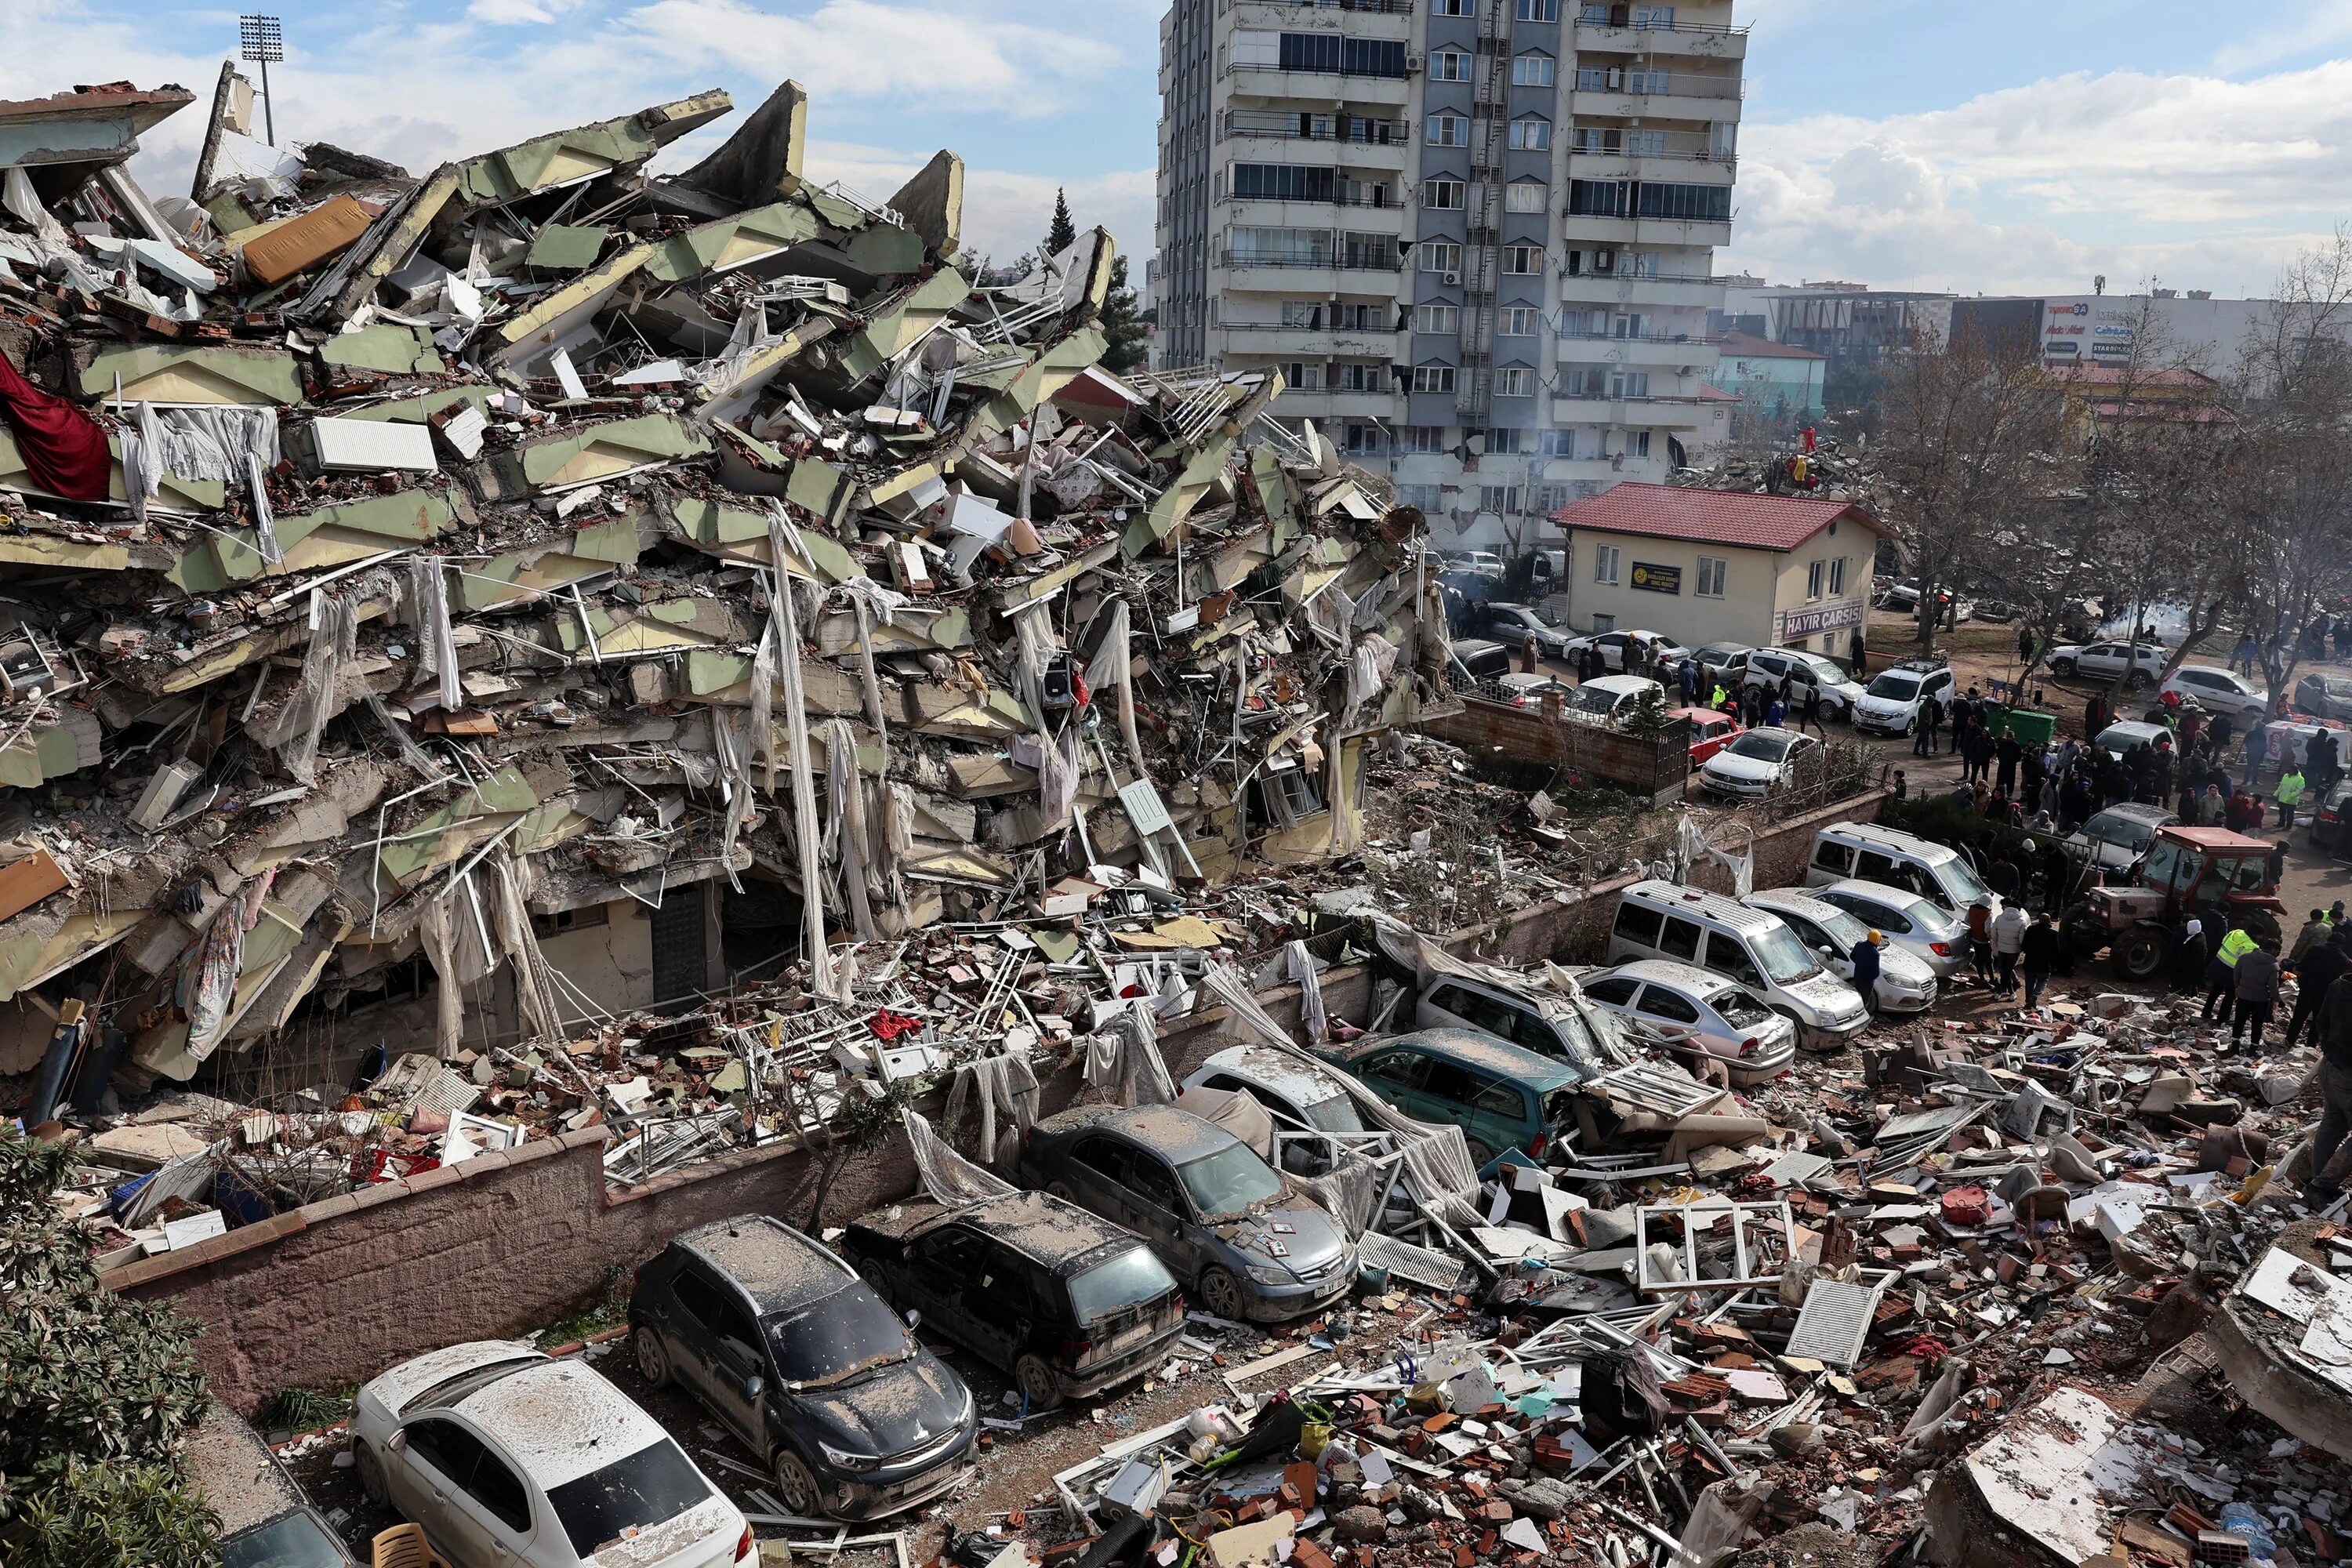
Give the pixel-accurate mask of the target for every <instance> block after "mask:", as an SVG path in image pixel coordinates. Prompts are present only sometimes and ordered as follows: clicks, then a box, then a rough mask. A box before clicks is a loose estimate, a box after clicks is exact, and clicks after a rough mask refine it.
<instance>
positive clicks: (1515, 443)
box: [1486, 427, 1534, 511]
mask: <svg viewBox="0 0 2352 1568" xmlns="http://www.w3.org/2000/svg"><path fill="white" fill-rule="evenodd" d="M1533 434H1534V432H1532V431H1528V430H1504V429H1499V428H1491V427H1490V428H1489V429H1488V430H1487V432H1486V451H1487V453H1488V455H1490V456H1492V457H1497V458H1516V457H1517V456H1519V455H1520V454H1522V453H1524V452H1525V451H1527V449H1528V437H1529V436H1531V435H1533ZM1487 510H1490V511H1491V510H1494V509H1493V508H1491V507H1490V508H1488V509H1487Z"/></svg>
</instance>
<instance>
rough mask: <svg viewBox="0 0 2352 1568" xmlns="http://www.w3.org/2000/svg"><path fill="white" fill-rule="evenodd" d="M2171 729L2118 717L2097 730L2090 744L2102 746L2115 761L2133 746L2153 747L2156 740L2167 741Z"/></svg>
mask: <svg viewBox="0 0 2352 1568" xmlns="http://www.w3.org/2000/svg"><path fill="white" fill-rule="evenodd" d="M2171 739H2172V731H2170V730H2169V729H2168V728H2166V727H2165V726H2164V725H2162V724H2147V723H2143V722H2141V721H2139V720H2137V719H2118V720H2116V721H2115V722H2114V723H2112V724H2110V725H2108V726H2107V727H2106V728H2105V729H2104V730H2102V731H2099V733H2098V736H2097V738H2096V739H2095V740H2094V741H2093V742H2091V744H2093V745H2095V746H2098V747H2101V748H2103V749H2104V750H2105V752H2106V753H2107V755H2109V756H2111V757H2113V758H2115V760H2116V761H2117V762H2122V761H2123V760H2124V753H2125V752H2128V751H2130V750H2131V749H2132V748H2133V747H2134V746H2147V747H2149V748H2150V749H2153V748H2154V747H2155V745H2156V743H2157V742H2158V741H2169V740H2171Z"/></svg>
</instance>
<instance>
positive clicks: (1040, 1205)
mask: <svg viewBox="0 0 2352 1568" xmlns="http://www.w3.org/2000/svg"><path fill="white" fill-rule="evenodd" d="M841 1245H842V1249H843V1250H844V1251H845V1252H846V1253H847V1254H848V1255H849V1257H850V1258H851V1260H852V1261H853V1262H855V1263H856V1266H857V1268H858V1271H859V1272H860V1273H862V1274H863V1275H865V1276H866V1279H867V1281H868V1282H869V1283H871V1284H872V1285H873V1287H874V1289H876V1291H877V1292H878V1293H879V1294H880V1295H881V1296H882V1297H883V1298H884V1299H885V1300H887V1301H888V1302H889V1303H890V1304H891V1305H892V1306H893V1307H896V1308H898V1310H900V1311H902V1312H904V1313H905V1314H906V1315H907V1319H908V1321H909V1322H912V1323H917V1324H919V1325H920V1326H921V1327H922V1328H923V1329H924V1330H925V1331H928V1332H930V1333H936V1334H945V1335H946V1336H947V1337H948V1338H949V1339H951V1340H953V1341H955V1342H956V1343H958V1344H960V1345H961V1346H962V1347H963V1348H964V1349H966V1350H968V1351H970V1352H972V1353H973V1354H974V1355H977V1356H978V1357H980V1359H981V1360H982V1361H984V1362H986V1363H989V1364H990V1365H991V1366H994V1367H1000V1368H1002V1369H1003V1370H1004V1371H1005V1372H1008V1373H1011V1374H1012V1376H1013V1386H1014V1387H1015V1388H1017V1389H1019V1390H1020V1391H1021V1393H1022V1394H1023V1396H1024V1398H1026V1399H1027V1400H1028V1402H1029V1407H1030V1408H1031V1409H1032V1410H1049V1409H1051V1408H1053V1407H1054V1406H1055V1405H1059V1404H1061V1403H1062V1402H1063V1401H1064V1400H1066V1399H1083V1398H1086V1397H1088V1396H1090V1395H1092V1394H1099V1393H1101V1392H1102V1391H1103V1390H1104V1389H1106V1388H1108V1387H1110V1386H1111V1385H1112V1384H1118V1383H1124V1382H1126V1381H1127V1380H1128V1379H1129V1378H1132V1377H1140V1376H1142V1375H1143V1374H1144V1373H1146V1372H1148V1371H1150V1370H1151V1369H1152V1368H1153V1367H1156V1366H1158V1365H1159V1364H1160V1360H1161V1358H1162V1357H1164V1356H1165V1355H1166V1354H1167V1353H1168V1348H1169V1347H1170V1346H1171V1345H1172V1344H1174V1343H1175V1342H1176V1341H1177V1340H1178V1339H1179V1338H1180V1337H1181V1336H1182V1334H1183V1332H1184V1297H1183V1294H1182V1291H1181V1289H1180V1288H1179V1287H1178V1285H1177V1283H1176V1279H1175V1277H1174V1276H1173V1275H1171V1274H1170V1273H1169V1272H1168V1269H1167V1267H1166V1266H1165V1265H1164V1264H1162V1263H1161V1262H1160V1259H1159V1258H1157V1257H1155V1256H1153V1254H1152V1251H1151V1248H1150V1247H1149V1246H1148V1245H1146V1244H1145V1242H1144V1240H1143V1238H1142V1237H1139V1236H1137V1235H1136V1234H1135V1233H1134V1232H1133V1231H1131V1230H1127V1229H1125V1228H1123V1227H1121V1226H1116V1225H1113V1224H1112V1223H1111V1222H1110V1221H1108V1220H1107V1219H1103V1218H1100V1217H1099V1216H1097V1215H1091V1214H1088V1213H1087V1211H1086V1210H1084V1209H1082V1208H1080V1207H1078V1206H1077V1205H1076V1204H1073V1203H1066V1202H1065V1201H1064V1200H1062V1199H1060V1198H1057V1197H1055V1196H1054V1195H1053V1194H1051V1193H1008V1194H1004V1195H1003V1196H1001V1197H992V1198H983V1199H982V1200H981V1201H980V1202H978V1203H975V1204H966V1205H961V1206H960V1207H956V1208H949V1207H947V1206H945V1205H940V1204H936V1203H931V1202H928V1201H926V1200H923V1199H919V1198H914V1199H908V1200H906V1201H903V1202H900V1203H896V1204H893V1205H890V1206H889V1207H888V1208H887V1209H880V1210H877V1211H876V1212H875V1213H873V1214H869V1215H866V1216H865V1217H864V1218H862V1219H856V1220H852V1221H851V1222H850V1224H849V1228H848V1230H847V1232H846V1233H845V1235H844V1236H843V1237H842V1238H841Z"/></svg>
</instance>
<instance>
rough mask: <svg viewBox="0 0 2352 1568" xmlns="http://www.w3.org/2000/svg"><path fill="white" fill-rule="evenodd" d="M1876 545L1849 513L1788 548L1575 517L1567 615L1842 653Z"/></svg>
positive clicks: (1677, 634)
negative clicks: (1601, 524) (1599, 524)
mask: <svg viewBox="0 0 2352 1568" xmlns="http://www.w3.org/2000/svg"><path fill="white" fill-rule="evenodd" d="M1877 545H1878V536H1877V535H1876V534H1875V533H1874V532H1872V531H1870V529H1869V528H1868V527H1866V526H1864V524H1862V523H1860V522H1853V521H1847V522H1840V523H1833V524H1832V525H1831V526H1829V527H1828V528H1825V529H1823V530H1822V531H1820V532H1817V533H1815V534H1814V535H1813V536H1812V537H1811V538H1810V539H1808V540H1806V541H1804V542H1802V543H1801V544H1799V545H1797V546H1796V547H1795V548H1794V549H1790V550H1774V549H1767V548H1762V547H1743V546H1740V545H1734V544H1725V543H1722V542H1706V541H1700V540H1692V539H1671V538H1665V537H1662V536H1660V535H1657V534H1654V533H1619V532H1616V531H1612V530H1609V529H1604V528H1586V527H1582V526H1571V527H1570V530H1569V561H1570V569H1569V579H1568V618H1569V624H1570V626H1572V627H1573V628H1574V629H1575V630H1577V631H1584V632H1598V631H1621V632H1623V631H1651V632H1660V633H1663V634H1664V635H1665V636H1667V637H1672V638H1673V639H1674V640H1675V641H1676V642H1678V643H1681V644H1682V645H1683V646H1684V647H1703V646H1704V645H1706V644H1707V643H1711V642H1739V643H1746V644H1748V645H1749V646H1750V647H1803V648H1811V649H1812V650H1813V651H1814V652H1816V653H1822V654H1827V655H1829V656H1830V657H1831V658H1837V659H1841V660H1843V658H1845V656H1846V652H1847V645H1848V642H1849V641H1850V639H1851V638H1852V637H1853V630H1854V628H1855V627H1856V626H1861V625H1862V624H1863V623H1864V619H1865V618H1866V617H1867V616H1868V614H1869V605H1870V599H1871V595H1872V593H1873V591H1874V574H1875V571H1876V555H1877Z"/></svg>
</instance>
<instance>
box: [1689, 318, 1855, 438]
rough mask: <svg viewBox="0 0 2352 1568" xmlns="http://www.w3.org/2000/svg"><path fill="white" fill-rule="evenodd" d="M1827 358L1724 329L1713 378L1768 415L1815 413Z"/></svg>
mask: <svg viewBox="0 0 2352 1568" xmlns="http://www.w3.org/2000/svg"><path fill="white" fill-rule="evenodd" d="M1828 363H1829V356H1828V355H1827V354H1822V353H1814V352H1813V351H1812V350H1811V349H1801V348H1798V347H1797V346H1796V345H1794V344H1793V343H1776V342H1767V341H1766V340H1765V339H1762V338H1759V337H1755V336H1752V335H1750V334H1749V333H1748V332H1745V331H1732V332H1728V333H1727V334H1725V337H1724V340H1723V348H1722V359H1721V361H1720V362H1719V363H1717V366H1716V373H1715V384H1716V385H1717V386H1719V387H1721V388H1722V389H1723V390H1724V391H1726V392H1728V393H1730V394H1732V395H1734V396H1736V397H1738V399H1739V400H1740V402H1742V403H1744V404H1746V405H1748V408H1750V409H1752V410H1753V411H1754V412H1755V413H1756V414H1757V415H1758V416H1761V417H1763V418H1765V419H1767V420H1774V421H1780V420H1792V419H1794V420H1803V419H1815V418H1819V417H1820V416H1821V412H1822V372H1823V368H1824V367H1825V366H1826V365H1827V364H1828Z"/></svg>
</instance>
